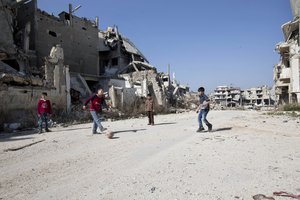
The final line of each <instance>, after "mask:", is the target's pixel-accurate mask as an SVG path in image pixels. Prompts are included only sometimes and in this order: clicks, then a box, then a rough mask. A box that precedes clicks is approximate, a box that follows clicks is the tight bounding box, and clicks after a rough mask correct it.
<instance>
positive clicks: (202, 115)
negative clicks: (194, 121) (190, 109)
mask: <svg viewBox="0 0 300 200" xmlns="http://www.w3.org/2000/svg"><path fill="white" fill-rule="evenodd" d="M204 91H205V89H204V87H200V88H199V89H198V95H199V106H198V108H197V110H196V112H197V113H199V115H198V123H199V128H198V130H197V132H201V131H203V130H204V127H203V123H202V119H203V122H204V123H205V124H206V126H207V127H208V131H209V132H210V131H212V124H211V123H209V122H208V121H207V119H206V117H207V114H208V112H209V103H210V100H209V98H208V97H207V96H206V95H205V94H204Z"/></svg>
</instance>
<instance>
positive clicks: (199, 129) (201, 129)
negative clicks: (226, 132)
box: [197, 127, 205, 133]
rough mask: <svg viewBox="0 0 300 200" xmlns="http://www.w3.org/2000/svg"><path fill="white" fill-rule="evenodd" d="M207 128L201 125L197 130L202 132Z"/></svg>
mask: <svg viewBox="0 0 300 200" xmlns="http://www.w3.org/2000/svg"><path fill="white" fill-rule="evenodd" d="M204 130H205V129H204V128H203V127H200V128H198V130H197V132H198V133H199V132H202V131H204Z"/></svg>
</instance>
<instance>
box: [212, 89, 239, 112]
mask: <svg viewBox="0 0 300 200" xmlns="http://www.w3.org/2000/svg"><path fill="white" fill-rule="evenodd" d="M213 99H214V102H215V103H216V104H218V105H221V106H225V107H235V106H236V105H237V104H240V100H241V89H240V88H237V87H231V86H230V87H229V86H218V87H217V88H216V89H215V91H214V94H213Z"/></svg>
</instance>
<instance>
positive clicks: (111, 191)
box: [0, 111, 300, 200]
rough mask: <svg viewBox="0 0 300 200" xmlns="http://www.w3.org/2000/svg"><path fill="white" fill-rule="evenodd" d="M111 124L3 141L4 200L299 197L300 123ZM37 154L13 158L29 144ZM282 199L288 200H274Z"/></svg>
mask: <svg viewBox="0 0 300 200" xmlns="http://www.w3.org/2000/svg"><path fill="white" fill-rule="evenodd" d="M196 116H197V115H196V114H195V113H183V114H172V115H161V116H156V117H155V121H156V125H155V126H147V125H145V124H146V123H147V122H146V121H147V120H146V118H141V119H131V120H124V121H116V122H104V123H103V124H104V126H105V127H107V128H109V129H110V130H112V131H114V132H115V138H114V139H107V138H106V137H105V136H104V135H91V129H90V128H91V124H83V125H76V126H72V127H67V128H55V129H54V128H53V131H54V132H51V133H45V134H42V135H37V134H31V135H23V136H18V137H3V136H2V138H1V139H0V199H1V200H4V199H5V200H12V199H22V200H25V199H30V200H33V199H43V200H44V199H72V200H73V199H80V200H81V199H90V200H96V199H99V200H127V199H128V200H132V199H136V200H143V199H146V200H148V199H153V200H154V199H155V200H157V199H161V200H175V199H178V200H187V199H190V200H195V199H203V200H218V199H220V200H221V199H222V200H230V199H245V200H246V199H253V198H252V196H253V195H256V194H265V195H267V196H273V192H278V191H286V192H290V193H293V194H300V123H299V121H300V119H299V118H298V119H291V118H288V117H285V116H269V115H262V113H261V112H256V111H211V112H210V113H209V116H208V118H209V120H210V121H211V122H212V123H213V124H214V127H213V128H214V130H215V131H214V132H212V133H208V132H206V133H196V132H195V130H196V129H197V121H196ZM43 139H45V141H43V142H40V143H38V144H35V145H32V146H30V147H27V148H24V149H21V150H18V151H8V152H5V150H6V149H8V148H15V147H19V146H22V145H26V144H29V143H32V142H34V141H40V140H43ZM273 197H274V198H275V199H276V200H277V199H290V198H287V197H276V196H273Z"/></svg>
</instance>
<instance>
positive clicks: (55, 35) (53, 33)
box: [48, 31, 57, 37]
mask: <svg viewBox="0 0 300 200" xmlns="http://www.w3.org/2000/svg"><path fill="white" fill-rule="evenodd" d="M48 34H49V35H51V36H52V37H57V34H56V33H55V32H54V31H48Z"/></svg>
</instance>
